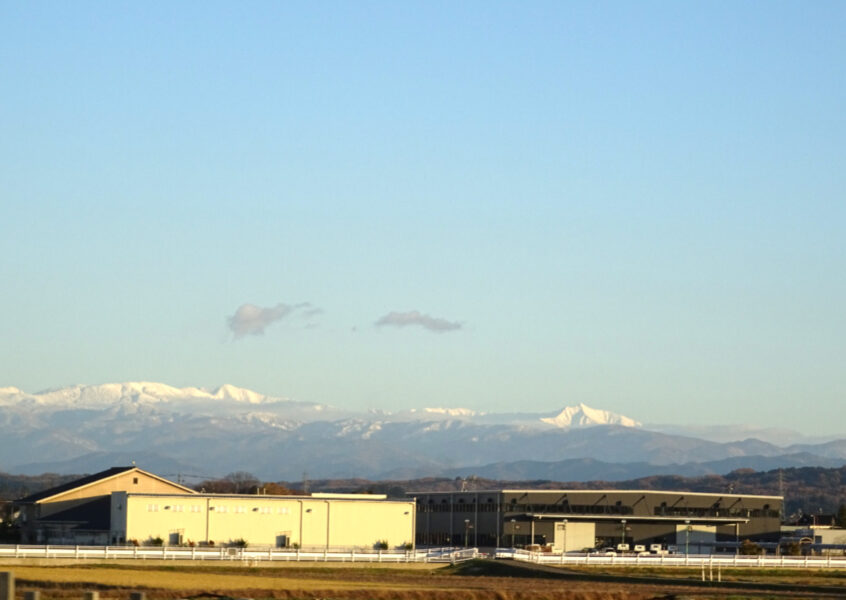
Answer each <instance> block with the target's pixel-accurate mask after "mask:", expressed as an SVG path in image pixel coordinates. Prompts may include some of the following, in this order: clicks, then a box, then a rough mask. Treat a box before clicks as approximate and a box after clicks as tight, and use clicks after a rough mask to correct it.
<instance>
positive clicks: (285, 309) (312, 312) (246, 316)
mask: <svg viewBox="0 0 846 600" xmlns="http://www.w3.org/2000/svg"><path fill="white" fill-rule="evenodd" d="M295 311H301V312H303V313H305V314H306V315H307V316H309V317H312V316H316V315H318V314H320V313H322V312H323V311H322V310H321V309H319V308H317V307H315V306H313V305H312V304H311V303H309V302H301V303H299V304H293V305H290V304H283V303H282V302H280V303H279V304H277V305H276V306H268V307H262V306H256V305H255V304H249V303H247V304H242V305H241V306H239V307H238V309H237V310H236V311H235V314H234V315H232V316H231V317H228V318H227V323H228V324H229V329H230V330H231V331H232V334H233V335H234V336H235V339H236V340H237V339H239V338H242V337H244V336H246V335H262V334H264V330H265V329H267V327H268V326H269V325H271V324H273V323H275V322H276V321H280V320H282V319H284V318H285V317H287V316H288V315H290V314H291V313H293V312H295Z"/></svg>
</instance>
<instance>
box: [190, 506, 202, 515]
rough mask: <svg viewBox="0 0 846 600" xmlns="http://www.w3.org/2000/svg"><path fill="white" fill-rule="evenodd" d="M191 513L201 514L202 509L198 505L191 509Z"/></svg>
mask: <svg viewBox="0 0 846 600" xmlns="http://www.w3.org/2000/svg"><path fill="white" fill-rule="evenodd" d="M191 512H195V513H198V512H200V507H199V506H197V505H194V506H192V507H191Z"/></svg>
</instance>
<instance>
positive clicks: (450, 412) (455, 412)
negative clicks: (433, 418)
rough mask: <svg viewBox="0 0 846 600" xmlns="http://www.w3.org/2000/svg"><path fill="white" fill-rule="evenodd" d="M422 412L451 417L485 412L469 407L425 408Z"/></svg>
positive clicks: (476, 414)
mask: <svg viewBox="0 0 846 600" xmlns="http://www.w3.org/2000/svg"><path fill="white" fill-rule="evenodd" d="M422 412H424V413H429V414H435V415H445V416H449V417H475V416H478V415H483V414H485V413H480V412H476V411H475V410H471V409H469V408H424V409H423V411H422Z"/></svg>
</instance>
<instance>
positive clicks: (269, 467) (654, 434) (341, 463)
mask: <svg viewBox="0 0 846 600" xmlns="http://www.w3.org/2000/svg"><path fill="white" fill-rule="evenodd" d="M749 431H750V430H748V429H746V430H744V432H746V433H748V432H749ZM681 432H682V433H683V430H681ZM678 433H679V432H678V430H677V431H676V432H673V433H670V432H660V431H656V430H650V429H649V428H644V427H643V426H642V425H641V424H640V423H639V422H637V421H635V420H634V419H632V418H630V417H626V416H623V415H619V414H616V413H612V412H610V411H606V410H600V409H595V408H591V407H589V406H586V405H584V404H578V405H575V406H567V407H565V408H563V409H562V410H561V411H556V412H552V413H528V412H521V413H488V412H479V411H473V410H469V409H466V408H443V407H433V408H423V409H416V410H402V411H396V412H388V411H371V412H356V411H351V410H347V409H342V408H338V407H333V406H328V405H322V404H313V403H307V402H296V401H292V400H289V399H286V398H280V397H273V396H267V395H263V394H260V393H258V392H254V391H251V390H247V389H243V388H239V387H236V386H232V385H224V386H221V387H219V388H217V389H214V390H205V389H201V388H194V387H190V388H174V387H171V386H168V385H165V384H161V383H150V382H130V383H112V384H103V385H77V386H71V387H67V388H61V389H54V390H47V391H44V392H38V393H27V392H24V391H21V390H19V389H17V388H14V387H5V388H0V470H5V471H13V472H24V473H42V472H45V471H54V472H66V473H80V472H86V471H93V470H97V469H99V468H105V467H108V466H112V465H113V464H126V463H128V462H130V461H132V460H135V461H136V462H137V463H138V464H139V465H141V466H146V467H147V468H150V469H151V470H155V471H157V472H162V473H163V474H164V473H170V472H172V471H178V472H182V473H193V474H199V475H203V476H220V475H224V474H226V473H228V472H230V471H239V470H242V471H251V472H253V473H255V474H256V475H258V476H260V477H262V478H265V479H273V480H282V479H288V480H291V479H297V478H298V477H300V476H301V475H302V473H303V472H304V471H307V472H308V473H309V474H310V475H311V476H312V477H368V478H380V477H402V476H425V475H438V474H443V473H447V472H450V473H451V472H454V471H455V470H456V469H459V470H461V469H467V470H468V472H472V471H473V470H474V469H476V470H482V469H483V468H484V467H485V465H490V464H492V463H497V464H499V465H500V466H501V465H503V464H506V463H508V464H510V463H514V462H516V461H535V462H539V463H540V464H541V465H549V464H550V463H555V462H557V461H565V460H571V459H582V458H584V459H591V460H596V461H604V462H605V463H611V464H620V463H635V462H640V463H641V465H640V467H641V468H644V467H643V465H661V466H662V467H663V468H664V470H665V471H666V470H667V469H672V465H673V464H676V463H683V462H696V463H705V462H707V461H721V460H725V459H729V458H732V459H733V460H735V461H736V460H739V459H742V458H743V457H748V460H749V461H750V466H754V465H751V462H753V459H756V458H755V457H757V458H758V459H760V458H762V457H766V458H767V460H768V461H769V462H768V463H767V464H773V461H775V462H779V461H781V462H780V463H779V464H781V463H783V464H784V466H792V465H794V464H800V463H801V464H809V463H811V464H820V465H821V466H830V463H831V462H832V461H834V462H837V461H840V460H843V459H844V458H846V441H844V440H839V441H831V442H827V443H824V444H794V445H792V446H789V447H781V446H778V445H776V444H773V443H770V442H767V441H762V440H759V439H753V438H752V437H751V436H750V439H744V440H741V441H737V440H732V441H722V442H719V441H711V440H705V439H700V438H697V437H690V436H685V435H679V434H678ZM800 455H801V456H800ZM781 457H786V458H781ZM791 457H792V458H791ZM732 464H735V463H732ZM500 470H503V469H502V468H501V469H500ZM505 470H507V469H505ZM535 471H537V472H541V471H543V472H546V473H548V472H549V468H548V467H545V468H536V469H535ZM527 475H528V476H529V477H531V473H527Z"/></svg>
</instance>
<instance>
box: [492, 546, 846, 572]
mask: <svg viewBox="0 0 846 600" xmlns="http://www.w3.org/2000/svg"><path fill="white" fill-rule="evenodd" d="M496 558H513V559H514V560H521V561H526V562H533V563H537V564H542V565H593V566H599V565H603V566H608V565H619V566H641V567H662V566H663V567H707V568H711V567H722V568H724V569H725V568H729V567H730V568H735V567H737V568H743V567H754V568H762V567H764V568H785V569H792V568H798V569H846V557H833V556H760V555H759V556H748V555H738V554H731V555H719V554H700V555H696V554H667V555H641V556H636V555H629V556H625V555H623V556H607V555H601V554H547V553H543V552H528V551H526V550H515V549H513V548H497V550H496Z"/></svg>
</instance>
